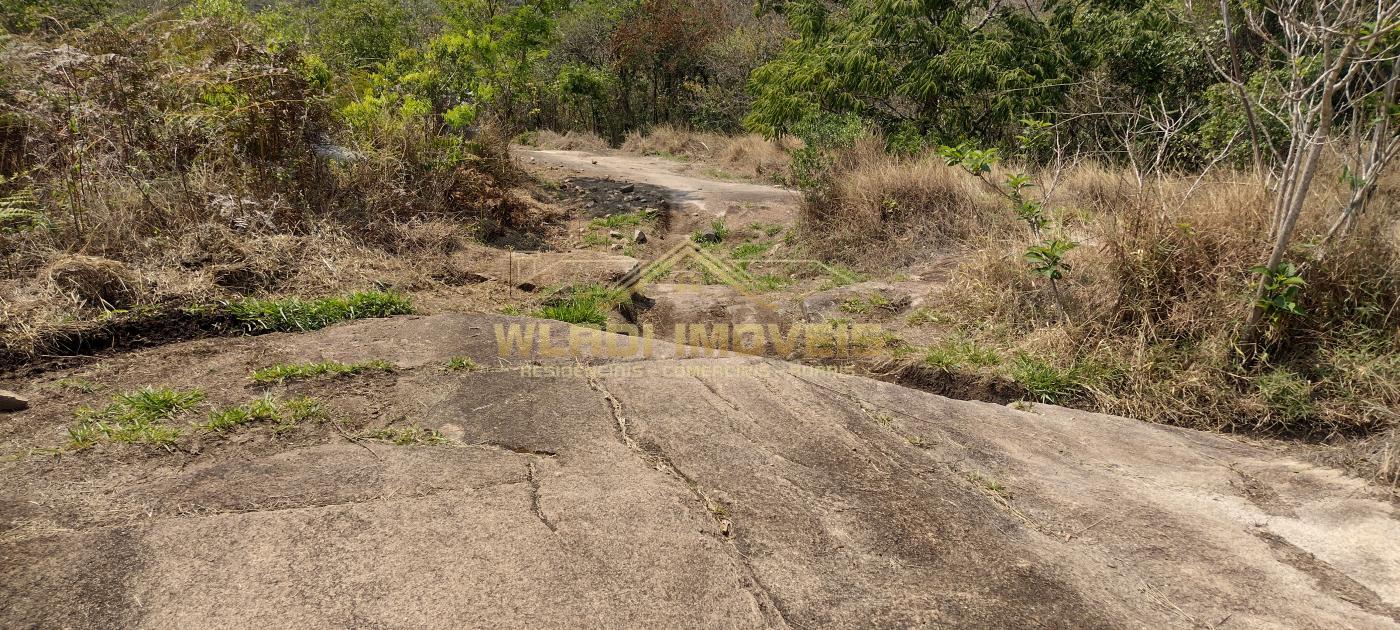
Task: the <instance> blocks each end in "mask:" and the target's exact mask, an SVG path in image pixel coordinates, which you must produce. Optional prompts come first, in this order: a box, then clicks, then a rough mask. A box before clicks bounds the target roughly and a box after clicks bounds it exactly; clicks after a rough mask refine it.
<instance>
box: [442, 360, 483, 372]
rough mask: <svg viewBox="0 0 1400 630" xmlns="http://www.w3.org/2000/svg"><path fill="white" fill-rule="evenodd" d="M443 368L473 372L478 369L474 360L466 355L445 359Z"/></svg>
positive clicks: (451, 370)
mask: <svg viewBox="0 0 1400 630" xmlns="http://www.w3.org/2000/svg"><path fill="white" fill-rule="evenodd" d="M443 368H444V369H446V370H447V371H448V372H475V371H477V370H478V369H480V368H479V367H478V366H477V364H476V361H473V360H471V359H470V358H468V357H452V358H451V359H448V360H447V363H446V364H445V365H444V366H443Z"/></svg>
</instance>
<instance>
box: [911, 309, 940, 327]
mask: <svg viewBox="0 0 1400 630" xmlns="http://www.w3.org/2000/svg"><path fill="white" fill-rule="evenodd" d="M950 319H951V318H949V317H948V316H947V315H944V314H942V313H939V312H938V311H935V310H933V309H931V308H929V307H927V306H923V307H920V308H918V309H916V310H915V311H914V312H913V313H910V314H909V317H908V318H907V319H905V321H906V322H908V323H909V325H910V326H926V325H928V324H940V323H943V322H947V321H950Z"/></svg>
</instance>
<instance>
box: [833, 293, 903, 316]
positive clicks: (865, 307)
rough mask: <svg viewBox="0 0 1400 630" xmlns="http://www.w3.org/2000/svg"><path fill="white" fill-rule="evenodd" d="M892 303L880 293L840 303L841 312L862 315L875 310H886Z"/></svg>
mask: <svg viewBox="0 0 1400 630" xmlns="http://www.w3.org/2000/svg"><path fill="white" fill-rule="evenodd" d="M891 303H892V302H890V299H889V298H887V297H885V296H884V295H882V294H880V293H871V294H870V295H868V296H866V297H863V298H862V297H853V298H850V299H848V300H845V301H843V302H841V310H843V311H846V312H847V313H854V314H857V315H863V314H865V313H869V312H871V311H873V310H875V309H877V308H887V307H889V305H890V304H891Z"/></svg>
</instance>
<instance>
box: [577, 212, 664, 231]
mask: <svg viewBox="0 0 1400 630" xmlns="http://www.w3.org/2000/svg"><path fill="white" fill-rule="evenodd" d="M654 218H656V216H655V214H654V213H653V212H651V211H647V210H638V211H636V212H629V213H626V214H610V215H608V216H605V217H600V218H597V219H594V220H592V221H589V222H588V227H591V228H595V229H599V228H601V229H609V230H616V229H621V228H625V227H637V226H639V225H641V224H642V223H643V222H645V221H649V220H651V219H654Z"/></svg>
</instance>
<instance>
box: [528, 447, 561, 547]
mask: <svg viewBox="0 0 1400 630" xmlns="http://www.w3.org/2000/svg"><path fill="white" fill-rule="evenodd" d="M525 479H526V480H527V481H529V482H530V511H531V512H533V513H534V514H535V518H537V519H539V521H540V522H541V523H543V524H544V526H545V527H548V528H549V531H550V532H552V533H555V534H558V533H559V526H558V525H556V524H555V523H554V521H552V520H550V518H549V517H548V516H546V515H545V513H544V508H542V507H540V477H539V473H538V472H537V471H536V470H535V462H533V461H529V462H525Z"/></svg>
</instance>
